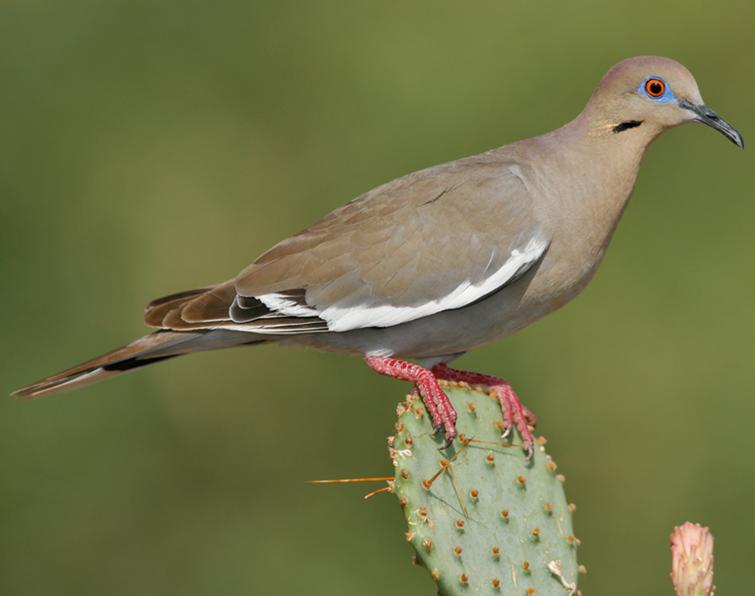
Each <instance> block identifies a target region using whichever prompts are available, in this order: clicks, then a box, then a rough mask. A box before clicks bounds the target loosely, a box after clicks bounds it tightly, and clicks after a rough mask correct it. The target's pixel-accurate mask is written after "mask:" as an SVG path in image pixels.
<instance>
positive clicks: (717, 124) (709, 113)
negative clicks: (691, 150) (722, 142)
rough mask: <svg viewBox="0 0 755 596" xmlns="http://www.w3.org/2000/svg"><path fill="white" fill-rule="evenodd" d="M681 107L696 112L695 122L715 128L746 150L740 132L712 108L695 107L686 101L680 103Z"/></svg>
mask: <svg viewBox="0 0 755 596" xmlns="http://www.w3.org/2000/svg"><path fill="white" fill-rule="evenodd" d="M679 106H680V107H682V108H684V109H686V110H690V111H691V112H694V113H695V120H697V121H698V122H702V123H703V124H706V125H708V126H710V127H711V128H715V129H716V130H717V131H718V132H720V133H721V134H722V135H724V136H725V137H726V138H727V139H729V140H730V141H731V142H732V143H734V144H735V145H736V146H737V147H740V148H742V149H744V146H745V142H744V140H743V139H742V135H741V134H739V131H738V130H737V129H736V128H734V127H733V126H732V125H731V124H729V123H728V122H727V121H726V120H724V119H723V118H721V116H719V115H718V114H716V113H715V112H714V111H713V110H711V109H710V108H708V107H706V106H703V105H695V104H693V103H690V102H689V101H686V100H684V99H682V100H680V101H679Z"/></svg>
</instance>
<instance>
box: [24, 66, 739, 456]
mask: <svg viewBox="0 0 755 596" xmlns="http://www.w3.org/2000/svg"><path fill="white" fill-rule="evenodd" d="M686 122H702V123H703V124H706V125H708V126H710V127H712V128H714V129H716V130H718V131H720V132H721V133H723V134H724V135H725V136H726V137H728V138H729V139H730V140H731V141H733V142H734V143H736V144H737V145H738V146H739V147H742V146H743V142H742V137H741V136H740V135H739V133H738V132H737V131H736V130H735V129H734V128H733V127H732V126H731V125H730V124H728V123H727V122H726V121H725V120H723V119H722V118H720V117H719V116H718V115H716V113H715V112H713V111H712V110H710V109H709V108H707V107H706V106H705V105H704V104H703V100H702V97H701V96H700V92H699V91H698V88H697V84H696V83H695V79H694V78H693V77H692V75H691V74H690V73H689V71H688V70H687V69H686V68H685V67H684V66H682V65H681V64H679V63H678V62H675V61H673V60H671V59H668V58H660V57H639V58H631V59H628V60H624V61H623V62H620V63H619V64H618V65H616V66H614V67H613V68H612V69H611V70H610V71H609V72H608V73H607V74H606V75H605V76H604V77H603V79H602V80H601V81H600V84H599V85H598V87H597V88H596V90H595V92H594V93H593V94H592V97H590V100H589V101H588V102H587V105H586V106H585V108H584V110H583V111H582V113H581V114H579V116H577V117H576V118H575V119H574V120H572V121H571V122H569V123H568V124H566V125H565V126H563V127H561V128H559V129H558V130H555V131H553V132H550V133H547V134H544V135H541V136H538V137H534V138H531V139H526V140H523V141H518V142H516V143H512V144H510V145H505V146H503V147H500V148H498V149H493V150H491V151H488V152H486V153H482V154H480V155H475V156H472V157H467V158H465V159H460V160H457V161H453V162H450V163H446V164H443V165H439V166H435V167H431V168H427V169H424V170H420V171H418V172H414V173H412V174H408V175H406V176H404V177H402V178H399V179H397V180H394V181H392V182H389V183H387V184H384V185H383V186H379V187H378V188H375V189H373V190H371V191H369V192H367V193H365V194H364V195H362V196H360V197H358V198H356V199H354V200H353V201H351V202H350V203H348V204H347V205H345V206H343V207H341V208H339V209H336V210H335V211H333V212H332V213H330V214H329V215H327V216H326V217H325V218H323V219H322V220H321V221H319V222H318V223H316V224H314V225H313V226H311V227H309V228H307V229H305V230H303V231H302V232H300V233H298V234H296V235H294V236H292V237H290V238H288V239H286V240H284V241H282V242H280V243H279V244H277V245H276V246H274V247H273V248H271V249H270V250H268V251H267V252H266V253H264V254H263V255H262V256H260V257H259V258H258V259H257V260H256V261H255V262H254V263H252V264H251V265H250V266H249V267H247V268H246V269H244V270H243V271H242V272H241V273H240V274H239V275H238V276H236V277H235V278H233V279H232V280H230V281H227V282H225V283H221V284H219V285H217V286H213V287H208V288H203V289H198V290H189V291H186V292H181V293H178V294H173V295H171V296H166V297H164V298H160V299H158V300H155V301H154V302H151V303H150V304H149V305H148V306H147V308H146V314H145V320H146V322H147V324H149V325H151V326H153V327H156V328H158V330H157V331H155V332H153V333H152V334H150V335H147V336H145V337H142V338H140V339H138V340H136V341H135V342H133V343H131V344H129V345H128V346H125V347H123V348H121V349H118V350H115V351H113V352H110V353H109V354H106V355H104V356H101V357H99V358H95V359H94V360H90V361H88V362H85V363H83V364H80V365H79V366H76V367H74V368H71V369H68V370H66V371H64V372H61V373H59V374H56V375H53V376H50V377H47V378H45V379H42V380H40V381H38V382H36V383H34V384H32V385H30V386H28V387H25V388H23V389H20V390H19V391H17V392H16V393H15V395H19V396H22V397H38V396H43V395H47V394H50V393H55V392H58V391H63V390H67V389H73V388H75V387H80V386H82V385H86V384H89V383H92V382H94V381H99V380H101V379H105V378H107V377H110V376H114V375H117V374H119V373H121V372H124V371H127V370H130V369H133V368H137V367H139V366H142V365H145V364H150V363H153V362H158V361H160V360H164V359H166V358H171V357H174V356H178V355H181V354H187V353H190V352H197V351H203V350H214V349H218V348H225V347H230V346H238V345H243V344H261V343H271V342H272V343H278V344H285V345H303V346H310V347H315V348H321V349H325V350H331V351H336V352H344V353H349V354H356V355H360V356H362V357H364V358H365V360H366V362H367V364H368V365H369V366H371V367H372V368H373V369H375V370H376V371H378V372H380V373H382V374H386V375H390V376H393V377H396V378H399V379H403V380H407V381H411V382H413V383H414V384H415V386H416V388H417V390H418V391H419V393H420V395H421V397H422V399H423V401H424V403H425V404H426V407H427V409H428V411H429V413H430V415H431V416H432V419H433V422H434V425H435V427H436V428H437V429H443V430H444V431H445V436H446V439H447V441H452V440H453V438H454V437H455V435H456V429H455V427H454V421H455V419H456V413H455V412H454V409H453V406H452V405H451V403H450V402H449V400H448V398H447V397H446V396H445V394H444V392H443V390H442V389H441V387H440V385H439V383H438V380H439V379H441V380H442V379H446V380H459V381H466V382H469V383H471V384H474V385H485V386H487V387H488V388H489V390H491V391H492V392H494V393H496V394H497V395H498V396H499V398H500V401H501V406H502V409H503V412H504V416H505V422H506V428H507V432H508V430H510V429H511V427H512V426H516V427H517V429H518V431H519V433H520V435H521V437H522V440H523V445H524V447H525V448H526V449H528V450H531V448H532V435H531V432H530V429H529V428H528V425H530V424H534V416H533V415H532V414H531V413H530V412H529V411H528V410H526V409H525V408H524V407H523V406H522V404H521V403H520V401H519V399H518V398H517V396H516V394H515V393H514V392H513V390H512V389H511V387H510V386H509V385H508V384H507V383H506V382H505V381H503V380H502V379H499V378H496V377H491V376H487V375H481V374H476V373H468V372H464V371H458V370H455V369H451V368H449V367H448V366H447V364H448V362H450V361H451V360H453V359H454V358H456V357H458V356H460V355H461V354H463V353H465V352H467V351H468V350H471V349H472V348H475V347H477V346H481V345H483V344H486V343H488V342H491V341H493V340H496V339H500V338H502V337H505V336H507V335H510V334H512V333H514V332H515V331H517V330H519V329H521V328H523V327H525V326H526V325H529V324H530V323H532V322H534V321H536V320H537V319H539V318H540V317H542V316H544V315H546V314H548V313H550V312H551V311H553V310H555V309H557V308H559V307H560V306H562V305H564V304H565V303H566V302H568V301H569V300H571V299H572V298H574V297H575V296H576V295H577V294H578V293H579V292H580V291H581V290H582V289H583V288H584V287H585V285H586V284H587V283H588V281H589V280H590V278H591V277H592V275H593V274H594V273H595V270H596V268H597V267H598V264H599V263H600V261H601V259H602V257H603V253H604V251H605V249H606V246H607V245H608V242H609V240H610V238H611V235H612V233H613V230H614V228H615V226H616V223H617V222H618V220H619V217H620V216H621V213H622V211H623V209H624V206H625V205H626V203H627V200H628V199H629V195H630V194H631V192H632V188H633V186H634V182H635V178H636V177H637V172H638V169H639V165H640V160H641V158H642V156H643V154H644V152H645V148H646V147H647V146H648V144H649V143H650V142H651V141H652V140H653V139H654V138H655V137H657V136H658V135H659V134H660V133H662V132H663V131H665V130H667V129H669V128H672V127H674V126H677V125H679V124H684V123H686ZM409 361H412V362H409Z"/></svg>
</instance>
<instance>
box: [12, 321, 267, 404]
mask: <svg viewBox="0 0 755 596" xmlns="http://www.w3.org/2000/svg"><path fill="white" fill-rule="evenodd" d="M264 341H266V340H265V339H264V338H259V337H254V336H251V337H250V334H247V333H239V332H236V333H233V332H228V331H212V330H207V331H197V332H176V331H155V332H154V333H151V334H149V335H145V336H144V337H140V338H139V339H137V340H136V341H133V342H131V343H130V344H128V345H127V346H124V347H122V348H118V349H117V350H113V351H112V352H108V353H107V354H103V355H102V356H98V357H97V358H93V359H92V360H87V361H86V362H82V363H81V364H78V365H77V366H74V367H72V368H69V369H66V370H64V371H62V372H59V373H57V374H54V375H50V376H49V377H45V378H44V379H40V380H39V381H36V382H35V383H32V384H31V385H28V386H26V387H23V388H21V389H18V390H16V391H14V392H13V393H12V394H11V395H13V396H15V397H20V398H26V399H34V398H37V397H44V396H46V395H50V394H53V393H61V392H63V391H70V390H72V389H77V388H79V387H84V386H86V385H90V384H92V383H96V382H98V381H103V380H105V379H107V378H110V377H114V376H117V375H120V374H122V373H124V372H126V371H129V370H133V369H135V368H140V367H142V366H146V365H147V364H154V363H156V362H161V361H163V360H167V359H168V358H174V357H175V356H180V355H182V354H188V353H190V352H197V351H203V350H214V349H218V348H224V347H230V346H237V345H243V344H250V343H261V342H264Z"/></svg>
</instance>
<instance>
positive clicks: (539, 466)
mask: <svg viewBox="0 0 755 596" xmlns="http://www.w3.org/2000/svg"><path fill="white" fill-rule="evenodd" d="M445 389H446V392H447V394H448V397H449V398H450V399H451V401H452V402H453V404H454V406H455V408H456V411H457V412H458V420H457V422H456V426H457V429H458V431H459V437H458V438H457V439H456V440H455V441H454V442H453V445H451V446H450V447H449V448H447V449H442V447H443V444H444V438H443V435H442V433H437V434H436V433H433V429H432V425H431V421H430V419H429V416H428V414H427V412H426V410H425V407H424V406H423V405H422V402H421V401H420V400H419V398H418V397H416V396H410V397H408V398H407V401H406V402H404V403H402V404H400V405H399V407H398V421H397V423H396V434H395V436H394V437H391V438H390V439H389V445H390V454H391V459H392V461H393V464H394V466H395V469H396V475H395V483H394V485H393V487H392V488H393V491H394V492H395V494H396V496H397V497H398V498H399V502H400V504H401V507H402V508H403V511H404V515H405V516H406V520H407V522H408V529H407V533H406V539H407V540H408V541H409V542H410V543H411V544H412V545H413V546H414V549H415V550H416V552H417V561H418V563H420V564H421V565H423V566H424V567H426V568H427V569H428V571H429V572H430V574H431V576H432V578H433V580H434V581H435V582H436V583H437V585H438V592H439V594H441V595H443V596H457V595H472V594H486V595H491V596H495V595H496V594H522V595H527V594H536V595H537V596H546V595H553V596H564V595H568V594H576V583H577V574H578V567H577V546H578V544H579V541H578V540H577V539H576V538H575V537H574V533H573V530H572V520H571V512H572V510H573V506H571V505H569V504H568V503H567V501H566V497H565V495H564V489H563V476H561V475H560V474H559V473H558V472H557V471H556V465H555V464H554V463H553V461H552V460H551V458H550V456H548V455H547V454H546V452H545V449H544V446H543V445H544V441H543V440H539V441H538V445H536V447H535V455H534V457H533V459H532V461H528V460H527V459H526V454H525V452H524V451H523V450H522V447H521V438H520V437H519V436H518V435H517V434H516V433H515V432H514V433H513V434H514V435H515V436H514V437H512V438H511V440H512V442H513V444H511V443H505V442H504V441H503V440H502V439H501V426H502V415H501V409H500V406H499V404H498V400H497V399H496V398H495V397H493V396H490V395H488V394H486V393H483V392H480V391H476V390H472V389H470V388H468V387H466V386H462V385H459V384H445Z"/></svg>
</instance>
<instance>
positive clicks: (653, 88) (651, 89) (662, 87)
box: [645, 79, 666, 97]
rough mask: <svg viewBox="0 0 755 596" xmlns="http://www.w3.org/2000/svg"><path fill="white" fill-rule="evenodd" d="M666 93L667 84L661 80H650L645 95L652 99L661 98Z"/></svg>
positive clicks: (646, 84)
mask: <svg viewBox="0 0 755 596" xmlns="http://www.w3.org/2000/svg"><path fill="white" fill-rule="evenodd" d="M665 91H666V83H664V82H663V81H661V79H648V80H647V82H646V83H645V93H647V94H648V95H649V96H650V97H660V96H661V95H663V94H664V93H665Z"/></svg>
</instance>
